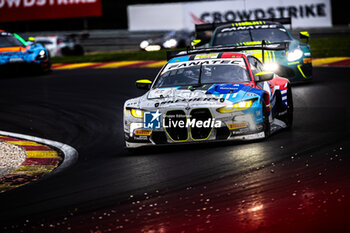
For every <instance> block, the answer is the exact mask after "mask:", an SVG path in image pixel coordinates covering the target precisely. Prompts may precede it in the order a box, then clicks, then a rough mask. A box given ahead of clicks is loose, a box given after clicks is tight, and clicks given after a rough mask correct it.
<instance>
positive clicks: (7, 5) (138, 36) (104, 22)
mask: <svg viewBox="0 0 350 233" xmlns="http://www.w3.org/2000/svg"><path fill="white" fill-rule="evenodd" d="M213 6H214V7H213ZM271 17H292V26H291V28H290V27H288V28H289V29H290V32H291V34H292V35H295V36H296V35H297V34H298V33H299V31H301V30H305V29H307V30H308V31H309V32H310V35H311V38H328V37H334V36H349V35H350V28H349V24H350V17H349V14H348V12H347V7H345V6H344V3H342V2H340V1H335V0H310V1H302V0H296V1H284V0H272V1H259V0H232V1H203V0H202V1H196V0H192V1H191V0H189V1H177V0H170V1H169V0H165V1H164V0H162V1H160V0H144V1H141V0H118V1H115V0H0V29H3V30H6V31H9V32H17V33H19V34H20V35H21V36H23V37H24V38H28V37H31V36H33V37H37V41H40V42H41V43H42V44H44V45H45V46H46V47H47V48H48V49H49V50H50V53H51V55H52V56H61V55H82V54H84V53H85V54H86V53H96V52H106V51H108V52H110V51H125V50H127V51H130V50H140V49H142V46H141V47H140V45H141V42H143V41H144V40H148V39H152V40H157V38H162V37H167V36H168V37H167V38H168V39H162V40H163V41H162V42H161V43H162V47H164V46H163V44H164V42H165V41H168V42H167V44H166V46H168V47H169V48H172V47H174V46H173V44H174V40H172V41H169V38H171V39H174V38H175V37H174V36H172V35H171V34H176V36H178V38H175V40H176V42H177V43H176V44H177V47H186V46H187V45H188V44H189V41H190V40H191V39H193V36H194V34H193V29H194V24H200V23H210V22H224V21H227V20H229V21H230V20H237V21H242V20H255V19H261V18H271ZM169 34H170V36H169ZM75 45H78V46H75ZM50 46H51V47H50ZM59 46H61V47H62V46H64V47H66V48H68V49H65V50H64V51H63V52H62V51H59V52H57V51H56V52H55V49H54V48H58V47H59ZM74 46H75V47H74ZM166 46H165V47H164V48H166ZM69 48H70V49H69ZM56 50H57V49H56Z"/></svg>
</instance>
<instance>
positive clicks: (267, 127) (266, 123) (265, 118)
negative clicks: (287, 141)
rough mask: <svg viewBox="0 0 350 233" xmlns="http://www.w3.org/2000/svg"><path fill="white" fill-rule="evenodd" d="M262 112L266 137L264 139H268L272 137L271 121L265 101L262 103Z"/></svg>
mask: <svg viewBox="0 0 350 233" xmlns="http://www.w3.org/2000/svg"><path fill="white" fill-rule="evenodd" d="M262 110H263V126H264V133H265V137H264V139H266V138H268V137H269V136H270V132H271V131H270V121H269V112H268V111H267V108H266V104H265V101H263V103H262Z"/></svg>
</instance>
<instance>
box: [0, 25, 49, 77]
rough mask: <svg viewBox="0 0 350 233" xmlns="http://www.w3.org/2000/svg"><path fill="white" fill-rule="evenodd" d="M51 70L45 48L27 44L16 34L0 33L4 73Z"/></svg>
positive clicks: (1, 67)
mask: <svg viewBox="0 0 350 233" xmlns="http://www.w3.org/2000/svg"><path fill="white" fill-rule="evenodd" d="M50 68H51V62H50V56H49V53H48V51H47V49H45V48H44V46H42V45H41V44H38V43H33V42H26V41H25V40H24V39H23V38H21V37H20V36H19V35H17V34H15V33H14V34H12V33H8V32H4V31H0V69H1V70H2V71H6V72H18V71H20V72H35V73H44V72H47V71H49V70H50Z"/></svg>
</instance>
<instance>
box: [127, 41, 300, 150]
mask: <svg viewBox="0 0 350 233" xmlns="http://www.w3.org/2000/svg"><path fill="white" fill-rule="evenodd" d="M259 46H260V47H261V45H256V46H253V47H251V46H250V47H248V46H245V47H235V48H233V47H232V48H223V49H199V50H192V51H187V52H183V53H185V54H183V53H180V54H178V55H177V56H175V57H173V58H171V59H170V60H169V61H168V63H167V64H166V65H165V66H164V67H163V68H162V69H161V71H160V72H159V74H158V75H157V77H156V78H155V80H154V82H153V83H152V82H151V81H150V80H139V81H137V82H136V86H137V87H138V88H140V89H145V90H148V92H147V93H146V94H144V95H143V96H141V97H137V98H134V99H129V100H127V101H126V102H125V104H124V120H123V122H124V134H125V142H126V147H127V148H137V147H142V146H149V145H161V144H176V143H196V142H208V141H220V140H224V141H225V140H252V139H262V138H266V137H268V136H269V135H270V134H271V133H273V132H276V131H277V130H280V129H283V128H289V127H291V126H292V123H293V99H292V90H291V87H290V82H289V80H288V79H285V78H281V77H279V76H278V75H276V74H274V73H273V72H265V71H264V70H263V64H262V63H261V62H260V61H259V59H257V58H256V57H254V56H253V55H251V54H247V53H240V52H234V51H235V50H241V49H258V48H259ZM269 46H270V47H271V46H272V45H269ZM273 46H277V47H278V46H279V45H276V44H274V45H273ZM267 47H268V46H267ZM277 47H274V48H272V47H271V49H278V48H277ZM264 49H267V48H266V47H265V48H264Z"/></svg>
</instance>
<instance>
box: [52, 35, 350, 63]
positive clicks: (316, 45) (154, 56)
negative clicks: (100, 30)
mask: <svg viewBox="0 0 350 233" xmlns="http://www.w3.org/2000/svg"><path fill="white" fill-rule="evenodd" d="M349 42H350V36H335V37H326V38H315V39H312V38H310V41H309V44H310V47H311V54H312V57H313V58H323V57H350V43H349ZM144 60H150V61H152V60H153V61H158V60H166V51H165V50H160V51H155V52H146V51H127V52H101V53H94V54H86V55H84V56H66V57H53V58H52V63H61V64H65V63H81V62H111V61H144Z"/></svg>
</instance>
